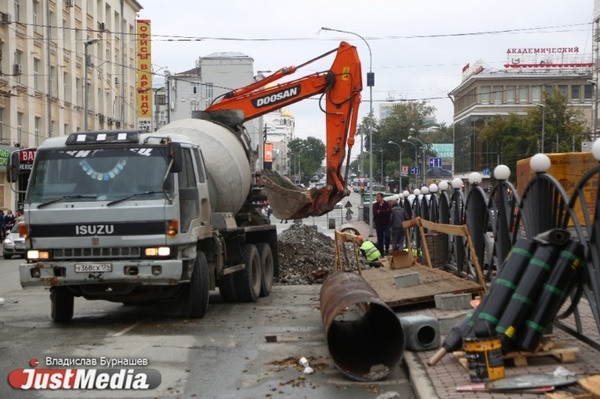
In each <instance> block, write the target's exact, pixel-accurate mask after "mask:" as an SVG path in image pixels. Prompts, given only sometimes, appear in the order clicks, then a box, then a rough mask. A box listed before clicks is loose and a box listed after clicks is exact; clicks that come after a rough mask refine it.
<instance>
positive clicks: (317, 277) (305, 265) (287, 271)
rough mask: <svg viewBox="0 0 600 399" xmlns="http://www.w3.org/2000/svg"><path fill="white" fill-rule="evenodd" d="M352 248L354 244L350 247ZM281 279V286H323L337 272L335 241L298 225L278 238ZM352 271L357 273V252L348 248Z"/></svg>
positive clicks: (276, 280)
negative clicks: (317, 284)
mask: <svg viewBox="0 0 600 399" xmlns="http://www.w3.org/2000/svg"><path fill="white" fill-rule="evenodd" d="M346 245H351V244H346ZM278 247H279V256H278V259H279V268H280V271H279V277H277V278H276V279H275V284H278V285H298V284H307V283H308V284H310V283H322V282H323V281H324V280H325V278H326V277H327V276H328V275H329V274H330V273H331V272H332V271H333V268H334V262H335V248H334V242H333V239H331V238H329V237H328V236H326V235H325V234H323V233H319V231H318V229H317V226H310V225H306V224H294V225H292V226H290V227H289V228H288V229H287V230H285V231H284V232H282V233H281V234H280V235H279V237H278ZM347 251H348V254H349V258H350V263H351V265H350V269H354V270H356V265H355V263H356V262H352V260H353V257H354V255H353V254H354V252H353V250H352V248H351V247H347Z"/></svg>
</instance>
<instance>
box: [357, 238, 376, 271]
mask: <svg viewBox="0 0 600 399" xmlns="http://www.w3.org/2000/svg"><path fill="white" fill-rule="evenodd" d="M356 240H357V243H358V246H359V248H360V252H362V254H363V255H364V256H365V258H367V264H368V265H369V266H373V267H380V266H381V262H379V258H380V257H381V252H379V249H377V247H376V246H375V244H373V243H372V242H371V241H369V240H365V239H364V238H363V236H358V237H356Z"/></svg>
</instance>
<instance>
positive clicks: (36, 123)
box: [33, 116, 42, 147]
mask: <svg viewBox="0 0 600 399" xmlns="http://www.w3.org/2000/svg"><path fill="white" fill-rule="evenodd" d="M41 124H42V118H40V117H39V116H36V117H35V119H34V121H33V133H34V134H35V146H36V147H37V146H38V145H39V143H40V126H41Z"/></svg>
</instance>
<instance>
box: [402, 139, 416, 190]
mask: <svg viewBox="0 0 600 399" xmlns="http://www.w3.org/2000/svg"><path fill="white" fill-rule="evenodd" d="M402 142H403V143H406V144H410V145H412V146H413V147H414V149H415V163H416V164H417V165H419V154H417V146H416V145H415V143H411V142H410V141H408V140H406V139H402ZM409 180H410V179H409ZM409 183H410V181H409ZM416 184H417V179H416V178H415V185H416Z"/></svg>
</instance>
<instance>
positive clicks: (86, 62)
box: [83, 39, 98, 131]
mask: <svg viewBox="0 0 600 399" xmlns="http://www.w3.org/2000/svg"><path fill="white" fill-rule="evenodd" d="M96 43H98V39H90V40H86V41H85V42H83V50H84V51H83V57H84V59H83V65H84V68H85V71H84V74H83V130H84V131H87V130H88V107H89V104H88V103H89V97H90V87H89V85H88V67H89V66H90V64H91V63H90V62H89V60H88V58H89V55H88V46H89V45H90V44H96Z"/></svg>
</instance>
